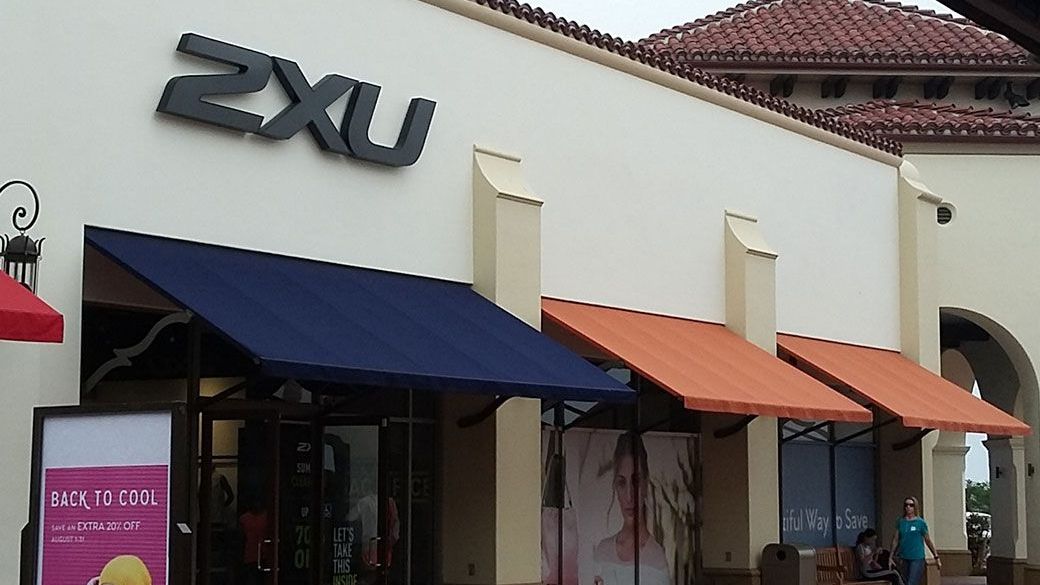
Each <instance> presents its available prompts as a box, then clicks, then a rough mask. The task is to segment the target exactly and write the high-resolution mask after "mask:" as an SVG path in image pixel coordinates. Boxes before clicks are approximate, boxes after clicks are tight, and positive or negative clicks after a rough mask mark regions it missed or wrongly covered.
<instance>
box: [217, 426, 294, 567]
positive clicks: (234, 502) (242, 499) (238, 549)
mask: <svg viewBox="0 0 1040 585" xmlns="http://www.w3.org/2000/svg"><path fill="white" fill-rule="evenodd" d="M279 431H280V422H279V414H278V411H277V410H274V409H268V408H247V407H239V408H226V409H221V410H220V411H219V412H206V413H204V414H203V415H202V426H201V441H200V451H201V461H200V482H199V524H200V526H199V539H198V563H199V574H200V583H201V584H202V585H275V584H276V583H278V582H279V579H278V574H279V554H278V550H279V531H278V517H279V514H278V512H279V508H278V502H279V498H278V492H279V465H278V463H279Z"/></svg>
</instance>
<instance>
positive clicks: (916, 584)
mask: <svg viewBox="0 0 1040 585" xmlns="http://www.w3.org/2000/svg"><path fill="white" fill-rule="evenodd" d="M918 508H920V505H919V504H918V503H917V498H915V497H912V496H911V497H909V498H906V499H904V500H903V517H902V518H900V519H899V526H898V527H897V528H896V534H895V538H893V539H892V551H893V552H894V554H895V556H896V557H898V558H899V559H900V560H902V561H903V580H904V581H905V582H906V585H921V578H922V577H923V576H924V565H925V563H924V559H925V555H924V547H925V546H926V545H927V546H928V550H930V551H931V552H932V556H933V557H935V563H936V564H937V565H938V566H939V568H940V569H942V561H940V560H939V554H938V553H937V552H935V545H934V544H932V538H931V537H930V536H928V523H927V522H925V521H924V518H921V517H920V516H918V515H917V510H918Z"/></svg>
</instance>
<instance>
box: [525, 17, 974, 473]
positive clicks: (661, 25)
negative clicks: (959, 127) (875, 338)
mask: <svg viewBox="0 0 1040 585" xmlns="http://www.w3.org/2000/svg"><path fill="white" fill-rule="evenodd" d="M527 1H528V2H529V3H531V4H533V5H535V6H539V7H541V8H544V9H545V10H548V11H551V12H555V13H556V15H557V16H563V17H566V18H568V19H570V20H576V21H578V22H579V23H581V24H587V25H589V26H591V27H592V28H595V29H599V30H600V31H602V32H608V33H610V34H613V35H616V36H620V37H621V38H623V39H625V40H630V41H635V40H639V39H641V38H643V37H646V36H647V35H650V34H653V33H655V32H658V31H660V30H662V29H666V28H670V27H672V26H675V25H677V24H683V23H687V22H690V21H691V20H696V19H698V18H700V17H702V16H707V15H708V14H714V13H715V12H718V11H719V10H725V9H726V8H729V7H731V6H736V5H737V4H739V3H740V0H527ZM904 4H906V5H916V6H918V7H920V8H926V9H931V10H935V11H936V12H941V13H946V14H949V13H951V10H950V9H949V8H946V7H945V6H943V5H942V4H940V3H939V2H937V1H936V0H920V1H918V2H904ZM976 392H977V391H976ZM984 438H985V435H977V434H974V433H972V434H969V436H968V441H967V442H968V445H969V446H970V447H971V450H970V451H969V452H968V456H967V458H966V459H967V460H966V462H965V463H966V468H967V469H966V470H965V475H966V476H967V478H968V479H972V480H975V481H989V464H988V460H989V459H988V454H987V453H986V449H985V447H983V446H982V443H981V441H982V439H984Z"/></svg>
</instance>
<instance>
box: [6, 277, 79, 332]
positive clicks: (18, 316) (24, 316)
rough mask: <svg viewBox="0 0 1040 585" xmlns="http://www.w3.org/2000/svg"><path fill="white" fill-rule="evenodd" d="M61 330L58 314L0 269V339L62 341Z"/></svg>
mask: <svg viewBox="0 0 1040 585" xmlns="http://www.w3.org/2000/svg"><path fill="white" fill-rule="evenodd" d="M64 333H65V319H64V318H63V317H62V316H61V313H59V312H57V311H55V310H54V309H52V308H50V306H49V305H48V304H47V303H45V302H43V301H42V300H40V297H38V296H36V295H34V294H32V292H31V291H29V290H28V289H27V288H25V287H24V286H22V285H21V283H19V282H18V281H16V280H14V279H12V278H11V277H10V276H8V275H7V274H5V273H4V272H0V339H6V340H9V341H39V342H46V343H61V340H62V337H63V336H64Z"/></svg>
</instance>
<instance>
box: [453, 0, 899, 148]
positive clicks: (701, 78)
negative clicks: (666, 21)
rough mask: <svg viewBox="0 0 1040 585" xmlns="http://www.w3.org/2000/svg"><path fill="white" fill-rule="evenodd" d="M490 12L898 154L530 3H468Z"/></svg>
mask: <svg viewBox="0 0 1040 585" xmlns="http://www.w3.org/2000/svg"><path fill="white" fill-rule="evenodd" d="M468 1H469V2H473V3H475V4H479V5H481V6H486V7H487V8H489V9H491V10H495V11H497V12H501V13H503V14H507V15H510V16H513V17H515V18H517V19H520V20H524V21H527V22H529V23H531V24H532V25H536V26H539V27H541V28H544V29H548V30H551V31H553V32H555V33H558V34H561V35H564V36H567V37H570V38H572V39H575V40H578V41H581V42H583V43H587V44H589V45H592V46H595V47H598V48H600V49H603V50H605V51H610V52H611V53H614V54H617V55H620V56H622V57H626V58H628V59H631V60H633V61H638V62H640V63H642V64H644V65H647V66H650V67H653V68H655V69H658V70H661V71H664V72H666V73H669V74H671V75H675V76H677V77H680V78H683V79H685V80H687V81H690V82H692V83H695V84H697V85H701V86H703V87H707V88H709V89H712V90H715V91H718V92H720V93H723V94H726V95H729V96H731V97H735V98H737V99H739V100H742V101H745V102H748V103H751V104H754V105H757V106H759V107H762V108H765V109H767V110H770V111H772V112H776V113H778V114H781V115H784V116H787V117H789V118H793V119H795V120H799V121H801V122H804V123H806V124H809V125H812V126H815V127H817V128H820V129H822V130H826V131H827V132H830V133H833V134H837V135H839V136H843V137H845V138H848V139H849V140H853V141H856V142H859V143H861V144H865V145H867V146H870V147H872V148H875V149H877V150H880V151H882V152H887V153H889V154H894V155H896V156H901V155H902V145H900V144H899V143H897V142H894V141H892V140H889V139H887V138H884V137H881V136H878V135H877V134H873V133H871V132H866V131H863V130H859V129H856V128H853V127H852V126H849V125H847V124H845V123H843V122H841V121H839V120H837V119H835V118H833V117H830V116H826V115H824V114H822V113H820V112H817V111H815V110H812V109H809V108H804V107H802V106H798V105H795V104H792V103H791V102H788V101H786V100H784V99H781V98H777V97H773V96H770V95H768V94H766V93H764V92H761V91H759V90H757V89H755V88H753V87H751V86H749V85H745V84H743V83H739V82H737V81H733V80H730V79H725V78H723V77H719V76H717V75H713V74H711V73H707V72H705V71H702V70H700V69H697V68H694V67H690V66H689V65H686V64H683V63H679V62H677V61H676V60H675V59H673V58H671V57H670V56H667V55H661V54H657V53H655V52H653V51H650V50H648V49H647V48H645V47H642V46H640V45H638V44H636V43H632V42H628V41H623V40H621V39H620V38H618V37H615V36H612V35H610V34H606V33H601V32H600V31H598V30H594V29H592V28H589V27H588V26H586V25H581V24H578V23H577V22H574V21H571V20H566V19H564V18H561V17H558V16H556V15H555V14H553V13H551V12H546V11H545V10H542V9H541V8H535V7H532V6H531V5H530V4H526V3H524V4H521V3H520V2H518V1H517V0H468Z"/></svg>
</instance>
